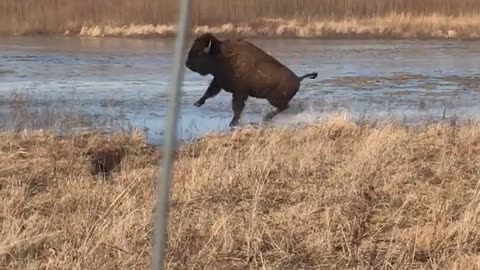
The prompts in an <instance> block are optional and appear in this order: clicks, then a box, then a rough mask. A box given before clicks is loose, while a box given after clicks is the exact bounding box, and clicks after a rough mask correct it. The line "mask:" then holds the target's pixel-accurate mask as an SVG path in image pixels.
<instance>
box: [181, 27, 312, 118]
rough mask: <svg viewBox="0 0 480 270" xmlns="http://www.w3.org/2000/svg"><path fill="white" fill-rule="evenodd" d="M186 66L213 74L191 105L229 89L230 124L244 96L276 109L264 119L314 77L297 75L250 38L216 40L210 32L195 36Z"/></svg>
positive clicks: (281, 109)
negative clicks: (263, 101) (201, 93)
mask: <svg viewBox="0 0 480 270" xmlns="http://www.w3.org/2000/svg"><path fill="white" fill-rule="evenodd" d="M186 66H187V68H188V69H190V70H191V71H193V72H197V73H199V74H200V75H202V76H206V75H209V74H210V75H213V80H212V81H211V83H210V85H209V87H208V89H207V90H206V92H205V94H204V95H203V96H202V97H201V98H200V99H199V100H198V101H197V102H195V106H197V107H200V106H202V105H203V104H204V103H205V101H206V100H207V99H208V98H212V97H214V96H216V95H217V94H218V93H219V92H220V90H221V89H224V90H225V91H227V92H229V93H232V109H233V118H232V121H231V122H230V127H232V126H236V125H237V124H238V121H239V119H240V115H241V113H242V111H243V108H244V107H245V102H246V101H247V99H248V97H255V98H265V99H267V100H268V102H269V103H270V104H271V105H272V106H273V107H275V108H276V110H274V111H272V112H270V113H269V114H268V115H267V116H266V117H265V119H272V118H273V117H274V116H275V115H277V114H278V113H280V112H281V111H283V110H285V109H287V108H288V107H289V104H288V103H289V102H290V100H291V99H292V98H293V97H294V96H295V94H296V93H297V92H298V90H299V86H300V82H301V81H302V80H303V79H305V78H310V79H315V78H316V77H317V73H316V72H314V73H309V74H306V75H304V76H301V77H298V76H297V75H295V73H294V72H292V71H291V70H290V69H289V68H287V67H286V66H284V65H283V64H281V63H280V62H278V61H277V60H276V59H275V58H273V57H272V56H270V55H269V54H267V53H265V52H264V51H263V50H261V49H260V48H258V47H256V46H255V45H253V44H251V43H250V42H248V41H246V40H241V39H237V40H223V41H220V40H219V39H217V38H216V37H215V36H213V35H212V34H210V33H206V34H203V35H201V36H200V37H198V38H196V39H195V41H194V42H193V44H192V47H191V48H190V50H189V52H188V57H187V61H186Z"/></svg>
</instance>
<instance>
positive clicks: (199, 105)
mask: <svg viewBox="0 0 480 270" xmlns="http://www.w3.org/2000/svg"><path fill="white" fill-rule="evenodd" d="M203 104H205V102H202V101H197V102H195V104H193V105H194V106H196V107H201V106H202V105H203Z"/></svg>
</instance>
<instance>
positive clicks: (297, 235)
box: [0, 117, 480, 270]
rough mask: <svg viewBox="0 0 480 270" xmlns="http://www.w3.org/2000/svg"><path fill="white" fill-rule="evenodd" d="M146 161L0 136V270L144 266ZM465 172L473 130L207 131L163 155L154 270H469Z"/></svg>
mask: <svg viewBox="0 0 480 270" xmlns="http://www.w3.org/2000/svg"><path fill="white" fill-rule="evenodd" d="M103 158H106V160H108V161H109V162H110V163H109V164H110V165H112V164H113V165H116V164H118V166H117V167H113V170H112V171H111V172H110V173H109V174H107V175H102V174H101V173H98V171H99V170H98V169H96V168H97V167H98V164H99V162H98V160H99V159H103ZM95 161H97V162H95ZM159 161H160V154H159V152H158V151H157V150H155V149H152V148H151V147H149V146H148V145H146V143H145V141H144V139H143V137H142V136H141V135H140V134H139V133H136V132H132V133H122V134H117V135H111V136H107V135H69V136H67V137H58V136H55V135H53V134H52V133H49V132H40V131H31V132H3V133H0V164H1V166H0V269H148V267H149V264H150V256H151V245H152V242H151V238H152V211H153V205H154V199H153V198H154V193H155V181H156V176H157V174H158V162H159ZM107 166H109V165H108V164H107ZM479 168H480V123H476V122H466V123H457V124H434V123H430V124H427V125H424V126H421V127H416V128H414V127H407V126H403V125H400V124H396V123H394V122H392V123H386V124H378V125H367V124H365V125H359V124H355V123H353V122H351V121H350V120H348V119H346V118H342V117H333V118H328V119H326V120H323V121H321V122H319V123H318V124H314V125H310V126H307V127H303V128H298V129H293V128H278V127H277V128H268V127H265V128H257V129H242V130H237V131H233V132H232V133H228V134H223V135H221V134H212V135H209V136H207V137H204V138H202V139H200V140H198V141H193V142H190V143H188V144H185V145H182V147H181V148H180V149H179V151H178V153H177V159H176V163H175V175H174V179H173V183H172V193H171V204H170V207H171V208H170V223H169V228H168V252H167V255H166V265H167V269H459V270H460V269H479V267H480V237H479V233H480V219H479V216H478V215H479V212H480V193H479V180H480V170H479ZM105 170H107V169H105Z"/></svg>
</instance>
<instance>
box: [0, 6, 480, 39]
mask: <svg viewBox="0 0 480 270" xmlns="http://www.w3.org/2000/svg"><path fill="white" fill-rule="evenodd" d="M193 3H194V8H193V18H192V19H193V20H192V22H193V24H194V25H195V26H196V28H195V31H197V32H202V31H204V30H205V28H212V27H213V30H215V29H220V30H221V31H220V32H221V33H222V34H223V33H224V32H226V33H227V34H229V33H232V31H234V32H239V33H241V34H248V35H250V36H262V35H269V36H297V37H317V38H318V37H325V38H328V37H337V36H339V37H344V36H345V33H344V32H345V31H347V32H348V35H347V37H357V36H358V37H369V35H365V34H364V32H365V31H366V32H369V33H370V36H374V37H397V36H398V37H402V38H409V37H413V36H414V35H413V34H415V33H417V32H418V33H421V34H422V35H423V36H426V37H428V38H439V37H445V36H446V37H448V38H458V37H465V38H477V37H478V34H479V33H478V30H477V29H478V28H479V26H480V23H479V21H480V19H479V17H480V2H479V1H477V0H344V1H337V0H321V1H320V0H262V1H259V0H245V1H223V0H205V1H193ZM177 14H178V1H173V0H164V1H152V0H136V1H129V0H96V1H94V0H86V1H73V0H20V1H19V0H3V1H0V33H4V34H34V33H36V34H42V33H55V34H64V33H68V34H79V33H82V34H85V35H92V36H96V35H102V34H105V35H107V36H108V35H114V36H151V35H155V36H165V35H172V34H173V33H174V26H172V24H175V23H176V19H177ZM269 18H273V19H275V20H280V25H279V24H278V22H276V23H272V22H271V21H268V20H267V21H265V20H264V19H269ZM472 20H473V21H472ZM292 22H294V24H296V25H297V26H295V27H297V28H299V29H301V30H295V31H296V32H297V34H296V35H293V34H292V33H291V31H290V32H289V31H287V32H285V31H281V30H280V31H279V30H278V29H279V27H280V28H285V27H287V28H288V27H289V26H292V25H291V24H292ZM305 23H307V24H313V26H306V25H304V24H305ZM424 23H427V24H428V26H424V25H423V24H424ZM319 25H322V26H319ZM232 28H233V29H232ZM250 28H251V29H250ZM312 28H313V29H312ZM430 28H432V29H430ZM222 29H223V30H222ZM234 29H236V30H234ZM382 29H383V30H382ZM395 30H400V31H402V32H401V34H400V35H399V34H395V33H393V34H392V33H390V32H391V31H395ZM449 30H450V31H455V32H456V33H457V35H453V36H451V35H448V31H449ZM377 31H380V33H377ZM358 32H362V33H360V34H359V33H358ZM425 32H426V35H425ZM418 33H417V34H418Z"/></svg>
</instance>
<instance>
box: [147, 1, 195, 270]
mask: <svg viewBox="0 0 480 270" xmlns="http://www.w3.org/2000/svg"><path fill="white" fill-rule="evenodd" d="M180 4H181V6H180V14H179V21H178V29H177V38H176V45H175V56H174V59H173V82H172V85H171V88H170V100H169V104H168V106H169V107H168V114H167V125H166V132H165V142H164V146H163V155H162V159H161V165H160V169H161V170H160V177H159V179H158V181H159V183H158V189H157V203H156V207H155V208H156V211H155V212H156V218H155V224H154V226H155V232H154V247H153V252H152V270H162V269H163V266H164V265H163V260H164V257H165V254H164V253H165V251H164V250H165V245H166V236H165V234H166V227H167V224H168V204H169V191H170V178H171V176H172V173H171V170H172V163H173V155H174V151H175V150H176V139H177V138H176V135H177V121H178V114H179V110H180V106H179V103H180V93H179V92H180V83H181V82H182V81H183V75H184V66H185V63H184V62H185V57H184V54H185V50H186V43H187V35H188V31H189V30H188V28H189V24H190V7H191V0H181V3H180Z"/></svg>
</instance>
